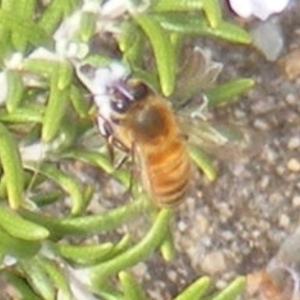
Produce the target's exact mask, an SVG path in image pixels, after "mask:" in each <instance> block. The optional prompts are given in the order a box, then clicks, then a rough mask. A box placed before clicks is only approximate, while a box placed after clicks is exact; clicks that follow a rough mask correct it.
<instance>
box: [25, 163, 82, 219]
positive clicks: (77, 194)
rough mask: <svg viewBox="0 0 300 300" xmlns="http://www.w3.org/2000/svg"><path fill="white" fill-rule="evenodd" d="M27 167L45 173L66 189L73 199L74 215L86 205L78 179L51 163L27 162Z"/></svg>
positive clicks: (72, 210)
mask: <svg viewBox="0 0 300 300" xmlns="http://www.w3.org/2000/svg"><path fill="white" fill-rule="evenodd" d="M25 167H26V168H28V169H30V170H32V171H37V172H39V173H41V174H43V175H45V176H46V177H48V178H49V179H51V180H53V181H54V182H56V183H57V184H58V185H59V186H60V187H61V188H62V189H63V190H64V191H66V192H67V193H68V194H69V195H70V197H71V200H72V207H71V213H72V214H73V215H77V214H79V213H81V212H82V209H83V208H84V207H85V199H84V194H83V189H82V187H81V186H80V185H79V184H78V181H76V180H75V179H73V178H72V177H71V176H68V175H67V174H65V173H63V172H62V171H60V170H58V169H57V168H56V167H55V166H52V165H50V164H42V165H40V166H35V165H32V164H27V165H26V166H25Z"/></svg>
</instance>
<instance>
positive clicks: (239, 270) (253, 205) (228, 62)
mask: <svg viewBox="0 0 300 300" xmlns="http://www.w3.org/2000/svg"><path fill="white" fill-rule="evenodd" d="M299 17H300V3H299V2H295V3H294V4H293V7H292V9H289V10H286V11H285V12H284V13H282V14H281V15H280V16H276V18H278V22H279V24H280V28H281V29H282V37H283V39H284V47H283V50H282V52H281V54H280V56H279V58H278V59H277V60H276V61H273V62H269V61H267V60H266V58H265V57H264V55H263V54H261V53H260V52H259V51H258V50H256V49H255V48H253V47H244V46H233V45H230V44H227V43H220V42H219V41H218V42H211V41H209V42H207V41H205V42H203V40H199V41H198V43H199V45H200V46H203V44H204V46H205V47H209V48H210V49H211V51H212V53H213V56H214V59H216V60H217V61H220V62H222V63H223V64H224V70H223V72H222V78H221V79H233V78H238V77H251V78H253V79H255V80H256V86H255V87H254V88H253V90H252V91H251V92H250V93H249V94H248V95H246V96H244V97H241V99H239V101H238V102H236V103H235V104H233V105H231V106H230V107H226V108H220V109H217V110H216V111H215V112H214V118H215V119H217V120H218V121H221V122H224V123H225V124H226V122H231V123H232V122H234V123H237V124H240V125H241V126H243V127H245V128H248V129H250V130H251V131H252V132H253V139H252V145H251V147H252V149H254V155H252V156H251V157H250V156H249V157H248V159H246V160H242V161H231V160H230V159H228V161H226V160H223V161H221V162H220V163H219V164H218V167H219V176H218V179H217V180H216V182H215V183H213V184H207V182H205V180H203V178H200V176H199V177H195V178H194V181H195V186H198V187H199V189H198V190H196V191H195V192H194V194H193V195H192V196H191V197H189V199H187V201H186V203H185V204H183V205H182V206H180V209H179V212H178V217H177V222H176V224H175V225H174V231H173V232H174V236H175V246H176V249H177V257H176V259H175V260H174V261H173V262H171V263H164V262H163V260H162V259H161V258H160V257H159V255H155V256H154V257H152V258H151V259H149V260H147V262H146V263H142V264H140V265H139V266H137V267H136V268H134V270H135V273H136V274H138V275H139V276H141V278H143V281H144V283H146V284H145V286H147V291H148V292H149V294H150V296H151V298H152V299H171V297H172V296H174V295H176V293H178V292H179V291H180V290H181V289H182V288H183V287H184V286H185V285H186V284H188V283H190V282H191V281H192V280H193V279H195V278H196V277H198V276H201V275H210V276H212V277H213V278H214V279H215V283H216V286H217V287H218V288H222V287H224V286H225V285H226V283H227V282H229V281H230V280H231V279H232V278H234V277H235V276H236V275H238V274H242V275H249V274H251V275H249V276H248V279H249V285H248V289H249V290H250V292H249V294H247V295H244V297H243V299H275V297H279V294H280V297H281V298H278V299H292V298H291V290H292V288H293V287H294V285H295V282H294V281H295V279H298V278H299V277H300V264H299V259H298V260H297V255H295V251H294V252H293V251H292V250H293V248H296V249H299V242H297V241H296V240H293V238H295V237H294V236H292V238H291V239H290V240H289V241H291V243H290V244H289V246H290V247H288V248H289V250H291V251H290V252H293V254H291V253H290V252H289V253H286V251H289V250H286V249H285V250H284V251H285V255H283V256H281V257H280V258H279V256H278V251H279V249H282V243H283V242H284V241H285V240H286V238H287V237H289V236H290V235H291V234H292V233H293V232H295V230H296V229H297V227H298V226H299V220H300V218H299V212H300V151H299V150H300V134H299V126H300V118H299V112H300V101H299V93H300V79H299V78H300V77H299V74H300V54H299V53H300V48H299V47H300V40H299V35H300V21H299V20H300V18H299ZM258 25H259V22H258V21H255V20H252V21H250V22H249V23H248V24H247V25H246V26H247V27H248V28H249V29H250V28H253V27H254V26H258ZM196 44H197V43H196ZM229 157H230V155H229ZM297 247H298V248H297ZM296 252H297V251H296ZM282 257H283V258H282ZM272 258H273V260H272V262H273V267H272V266H271V264H270V261H271V259H272ZM274 265H275V267H274ZM276 266H277V267H278V266H279V267H278V268H277V267H276ZM280 268H281V271H282V272H281V274H280V275H278V273H280V271H278V269H280ZM286 268H288V269H289V270H290V271H286ZM275 269H276V271H274V270H275ZM277 271H278V272H277ZM256 272H260V273H256ZM265 272H267V273H265ZM291 272H292V273H293V272H294V273H293V275H294V277H293V278H294V279H293V280H292V279H291V278H292V277H291ZM297 272H298V275H297ZM275 273H276V274H275ZM283 273H284V274H283ZM257 274H259V275H257ZM252 276H254V277H255V280H256V281H255V280H254V281H255V282H256V284H257V286H256V287H255V288H257V289H258V290H259V291H258V292H262V293H263V292H267V293H268V292H269V293H270V294H271V296H269V298H262V297H261V296H259V295H258V294H253V293H254V292H253V291H251V289H252V288H253V286H252V284H253V278H252ZM280 276H281V277H282V276H283V278H284V279H282V278H281V280H280V279H279V281H278V278H279V277H280ZM297 276H298V277H297ZM275 277H276V278H275ZM275 279H276V280H277V281H276V280H275ZM251 280H252V281H251ZM257 281H258V282H261V283H262V284H261V285H260V283H257ZM275 281H276V283H275ZM254 285H255V284H254ZM283 285H285V286H286V287H287V286H288V287H289V288H286V289H287V290H288V291H283V294H281V291H282V286H283ZM255 288H254V289H255ZM251 293H252V294H253V295H250V294H251ZM272 293H273V294H272ZM284 293H285V294H284ZM260 297H261V298H260ZM294 297H295V298H293V299H294V300H295V299H300V296H299V294H298V296H296V295H294ZM276 299H277V298H276Z"/></svg>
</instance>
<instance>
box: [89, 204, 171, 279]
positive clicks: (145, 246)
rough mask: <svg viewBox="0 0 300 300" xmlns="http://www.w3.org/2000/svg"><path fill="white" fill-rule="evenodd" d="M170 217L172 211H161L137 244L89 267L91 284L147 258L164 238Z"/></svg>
mask: <svg viewBox="0 0 300 300" xmlns="http://www.w3.org/2000/svg"><path fill="white" fill-rule="evenodd" d="M172 216H173V212H172V210H168V209H162V210H161V211H160V212H159V213H158V215H157V217H156V220H155V222H154V224H153V226H152V228H151V229H150V230H149V231H148V233H147V234H146V235H145V237H144V238H143V239H142V240H141V241H140V242H139V243H137V244H136V245H134V246H133V247H131V248H129V249H128V250H127V251H125V252H123V253H121V254H120V255H118V256H116V257H114V258H113V259H111V260H109V261H107V262H104V263H102V264H99V265H97V266H94V267H91V268H90V269H89V270H90V272H91V274H93V278H94V280H93V282H94V283H95V284H96V285H97V283H98V282H100V280H101V279H102V280H105V278H106V277H108V276H110V275H113V274H116V273H118V272H120V271H122V270H125V269H126V268H129V267H131V266H134V265H135V264H137V263H138V262H140V261H142V260H144V259H146V258H147V257H149V255H150V254H151V253H152V252H153V251H154V250H155V249H156V248H157V247H158V246H159V245H160V244H161V243H162V241H163V239H164V238H165V235H166V233H167V230H168V227H169V222H170V220H171V218H172Z"/></svg>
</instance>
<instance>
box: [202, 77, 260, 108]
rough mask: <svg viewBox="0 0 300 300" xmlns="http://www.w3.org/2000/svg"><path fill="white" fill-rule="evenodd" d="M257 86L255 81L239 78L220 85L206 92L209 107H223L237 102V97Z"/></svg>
mask: <svg viewBox="0 0 300 300" xmlns="http://www.w3.org/2000/svg"><path fill="white" fill-rule="evenodd" d="M254 84H255V81H254V80H253V79H250V78H239V79H235V80H232V81H230V82H226V83H224V84H222V85H218V86H217V87H215V88H212V89H210V90H208V91H205V94H206V96H207V97H208V99H209V102H208V104H209V106H212V107H214V106H221V105H226V104H228V103H230V102H233V101H235V100H236V97H237V96H239V95H241V94H242V93H245V92H246V91H248V90H249V89H250V88H252V87H253V86H254Z"/></svg>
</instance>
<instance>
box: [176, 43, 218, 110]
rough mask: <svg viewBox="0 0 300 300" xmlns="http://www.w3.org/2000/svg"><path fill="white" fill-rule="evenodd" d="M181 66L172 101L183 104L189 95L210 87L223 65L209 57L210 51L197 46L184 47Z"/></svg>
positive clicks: (179, 104)
mask: <svg viewBox="0 0 300 300" xmlns="http://www.w3.org/2000/svg"><path fill="white" fill-rule="evenodd" d="M182 57H183V66H182V68H181V69H180V70H179V73H178V78H177V83H176V86H175V90H174V92H173V95H172V96H171V98H172V103H173V104H174V105H175V106H176V107H179V106H182V105H184V104H185V103H186V102H187V101H188V100H189V99H190V98H191V97H193V96H195V95H196V94H199V92H201V91H203V90H205V89H208V88H210V87H211V86H212V85H213V84H214V82H215V81H216V79H217V77H218V75H219V74H220V72H221V70H222V67H223V65H222V64H221V63H218V62H214V61H212V59H211V55H210V52H208V51H206V50H203V49H200V48H199V47H194V48H192V49H191V48H186V49H185V50H184V52H183V54H182Z"/></svg>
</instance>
